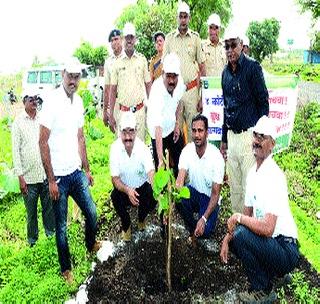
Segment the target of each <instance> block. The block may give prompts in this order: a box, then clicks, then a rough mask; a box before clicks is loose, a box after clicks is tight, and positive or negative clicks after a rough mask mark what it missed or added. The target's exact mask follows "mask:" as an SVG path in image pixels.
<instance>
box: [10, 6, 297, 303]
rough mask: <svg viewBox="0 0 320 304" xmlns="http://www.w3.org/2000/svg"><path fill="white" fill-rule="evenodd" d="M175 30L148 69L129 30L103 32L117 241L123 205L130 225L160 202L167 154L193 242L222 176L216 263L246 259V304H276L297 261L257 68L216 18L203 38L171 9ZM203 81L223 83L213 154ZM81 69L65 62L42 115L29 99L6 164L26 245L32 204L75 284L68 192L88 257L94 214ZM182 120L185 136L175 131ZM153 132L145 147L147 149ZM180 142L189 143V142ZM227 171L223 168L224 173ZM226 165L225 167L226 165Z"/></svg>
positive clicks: (125, 226)
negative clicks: (227, 204) (17, 193)
mask: <svg viewBox="0 0 320 304" xmlns="http://www.w3.org/2000/svg"><path fill="white" fill-rule="evenodd" d="M177 17H178V18H177V20H178V28H177V29H176V30H175V31H173V32H171V33H169V34H168V35H167V36H165V35H164V34H163V33H162V32H157V33H156V34H155V35H154V42H155V45H156V49H157V55H156V56H155V57H153V58H152V59H151V61H150V64H149V69H148V63H147V59H146V58H145V57H144V56H143V55H141V54H139V53H138V52H136V50H135V43H136V32H135V28H134V26H133V24H130V23H127V24H125V26H124V29H123V32H121V31H120V30H118V29H114V30H112V31H111V32H110V34H109V42H110V44H111V48H112V52H113V53H112V54H111V56H110V57H109V58H108V59H107V60H106V63H105V96H104V110H103V121H104V123H105V125H106V126H108V127H110V129H111V131H112V132H114V133H115V134H116V135H117V137H118V138H117V139H116V140H115V142H114V143H113V144H112V146H111V150H110V164H109V165H110V174H111V179H112V183H113V186H114V189H113V191H112V193H111V199H112V202H113V205H114V208H115V211H116V213H117V214H118V215H119V217H120V219H121V225H122V239H123V240H124V241H130V240H131V233H132V229H133V227H132V223H131V219H130V215H129V212H128V207H130V206H131V207H137V208H138V229H139V230H144V229H145V227H146V218H147V215H148V214H149V213H150V212H152V210H153V209H154V207H155V206H156V201H155V199H154V198H153V193H152V186H153V177H154V172H155V171H156V170H158V169H159V168H160V167H162V166H164V162H163V156H164V151H165V149H168V150H169V153H170V155H171V160H170V166H171V167H172V169H173V172H174V175H175V177H176V186H177V187H178V188H179V187H182V186H184V185H187V187H188V188H189V190H190V198H189V199H184V200H183V201H182V203H181V204H179V205H177V209H178V212H179V214H180V215H181V217H182V219H183V221H184V223H185V225H186V228H187V229H188V231H189V236H190V239H191V240H192V242H195V241H196V239H198V238H203V237H209V236H210V235H212V233H213V232H214V228H215V226H216V223H217V219H218V215H219V208H220V204H221V197H220V192H221V187H222V185H223V182H224V177H225V172H227V175H228V181H229V184H230V195H231V204H232V211H233V212H234V213H233V215H232V216H231V217H230V218H229V219H228V222H227V226H228V233H227V234H226V236H225V237H224V239H223V242H222V245H221V253H220V256H221V260H222V261H223V262H224V263H227V262H228V253H229V249H230V250H231V251H232V252H233V253H234V254H235V255H236V256H237V257H238V258H239V259H240V260H241V261H242V263H243V265H244V268H245V271H246V274H247V276H248V280H249V282H250V289H249V291H248V292H244V293H240V294H239V298H240V300H241V301H242V302H244V303H253V302H254V301H256V302H254V303H258V302H259V301H260V302H263V301H264V302H265V301H273V300H274V298H275V294H274V292H273V291H272V281H273V279H274V278H275V277H277V276H283V275H284V274H286V273H288V272H290V271H291V270H292V269H293V268H294V267H295V265H296V264H297V261H298V258H299V252H298V247H297V228H296V226H295V223H294V220H293V217H292V214H291V212H290V208H289V203H288V193H287V185H286V178H285V176H284V174H283V172H282V171H281V170H280V168H279V167H278V166H277V164H276V163H275V162H274V161H273V159H272V156H271V155H272V149H273V147H274V145H275V139H276V134H275V129H274V127H273V125H272V123H271V122H270V120H269V118H268V117H267V116H268V113H269V103H268V90H267V88H266V85H265V80H264V76H263V73H262V68H261V66H260V64H259V63H258V62H257V61H255V60H254V59H252V58H250V57H249V56H248V55H246V54H245V53H244V52H245V49H244V48H243V42H242V40H241V39H240V37H239V36H238V34H237V33H232V32H230V33H229V34H228V35H226V36H225V39H224V41H220V38H219V33H220V29H221V21H220V17H219V16H218V15H217V14H212V15H211V16H210V17H209V18H208V21H207V25H208V40H206V41H201V39H200V37H199V35H198V33H196V32H194V31H192V30H190V29H189V21H190V17H191V16H190V9H189V7H188V5H187V4H186V3H184V2H182V3H180V4H179V6H178V11H177ZM201 76H221V84H222V90H223V97H224V123H223V129H222V140H221V145H220V150H219V149H218V148H217V147H216V146H215V145H213V144H210V143H209V142H208V119H207V117H205V116H204V115H202V114H201V110H202V102H201V91H200V77H201ZM80 78H81V66H80V64H79V62H76V61H75V60H72V61H70V63H68V64H67V65H66V66H65V69H64V71H63V81H62V85H61V86H60V87H59V88H57V89H56V90H54V92H53V93H52V94H50V96H49V97H48V98H47V99H46V100H45V101H44V103H43V108H42V111H41V115H40V116H39V117H38V115H37V111H36V96H35V94H33V93H27V94H25V96H24V98H23V102H24V105H25V111H24V113H22V114H21V116H19V117H17V119H16V120H15V122H14V124H13V128H12V138H13V157H14V165H15V170H16V173H17V175H18V176H19V182H20V188H21V192H22V194H23V197H24V201H25V205H26V209H27V219H28V220H27V224H28V229H27V237H28V242H29V244H30V246H33V245H34V244H35V242H36V240H37V238H38V228H37V227H38V225H37V212H36V208H37V200H38V197H39V196H40V199H41V203H42V215H43V222H44V227H45V232H46V234H47V235H48V236H50V235H53V234H54V233H55V235H56V243H57V249H58V257H59V262H60V266H61V273H62V276H63V277H64V279H65V280H66V281H67V282H72V280H73V277H72V272H71V262H70V252H69V247H68V240H67V212H68V208H67V206H68V205H67V200H68V197H69V196H71V197H72V198H73V199H74V200H75V202H76V203H77V204H78V205H79V207H80V209H81V210H82V212H83V214H84V216H85V242H86V247H87V248H88V250H89V251H91V252H95V251H97V250H99V248H100V247H101V242H99V241H97V240H96V231H97V214H96V207H95V204H94V202H93V200H92V197H91V195H90V191H89V186H92V185H93V176H92V175H91V173H90V167H89V163H88V159H87V153H86V143H85V137H84V134H83V124H84V120H83V112H84V111H83V105H82V100H81V98H80V97H79V96H78V95H77V94H76V91H77V88H78V85H79V81H80ZM184 123H186V126H187V129H188V130H187V134H186V136H185V138H184V137H183V136H182V134H183V124H184ZM147 131H148V133H149V134H150V136H151V143H152V150H153V153H151V151H150V149H149V147H148V146H147V145H146V144H145V138H146V133H147ZM186 141H187V142H186ZM225 164H226V166H225ZM225 167H226V168H225Z"/></svg>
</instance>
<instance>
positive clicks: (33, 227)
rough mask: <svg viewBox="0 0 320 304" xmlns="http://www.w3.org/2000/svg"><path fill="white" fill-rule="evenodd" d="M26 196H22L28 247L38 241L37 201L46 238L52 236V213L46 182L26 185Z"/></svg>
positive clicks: (53, 225)
mask: <svg viewBox="0 0 320 304" xmlns="http://www.w3.org/2000/svg"><path fill="white" fill-rule="evenodd" d="M27 188H28V194H26V195H24V196H23V200H24V204H25V207H26V210H27V238H28V243H29V244H30V245H34V244H35V243H36V241H37V240H38V235H39V230H38V211H37V209H38V199H39V197H40V202H41V207H42V222H43V227H44V230H45V233H46V235H47V236H51V235H53V234H54V227H55V222H54V213H53V209H52V202H51V199H50V195H49V188H48V182H43V183H37V184H28V185H27Z"/></svg>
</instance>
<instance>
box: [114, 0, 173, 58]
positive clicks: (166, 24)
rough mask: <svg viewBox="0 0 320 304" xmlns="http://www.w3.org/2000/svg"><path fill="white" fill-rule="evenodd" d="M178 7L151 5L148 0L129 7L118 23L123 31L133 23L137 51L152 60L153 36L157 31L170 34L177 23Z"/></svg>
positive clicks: (142, 0)
mask: <svg viewBox="0 0 320 304" xmlns="http://www.w3.org/2000/svg"><path fill="white" fill-rule="evenodd" d="M175 7H176V6H168V5H167V4H165V3H160V4H156V3H154V4H152V5H149V4H148V3H147V1H146V0H140V1H137V4H132V5H129V6H127V7H126V8H125V9H124V10H123V12H122V13H121V15H120V16H119V18H118V19H117V21H116V24H117V26H118V27H119V28H120V29H122V28H123V27H124V24H125V23H126V22H132V23H133V24H134V25H135V27H136V32H137V38H138V43H137V51H138V52H140V53H142V54H143V55H145V56H146V57H147V59H150V58H151V57H152V56H153V55H154V54H155V48H154V45H153V35H154V33H155V32H157V31H162V32H164V33H165V34H167V33H168V32H170V31H171V30H172V29H173V28H174V26H175V22H176V13H175Z"/></svg>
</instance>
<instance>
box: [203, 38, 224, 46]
mask: <svg viewBox="0 0 320 304" xmlns="http://www.w3.org/2000/svg"><path fill="white" fill-rule="evenodd" d="M205 44H206V45H212V46H213V47H218V46H222V42H221V41H220V40H219V41H218V43H217V45H214V44H213V43H212V42H211V40H210V39H209V38H208V39H207V40H206V42H205Z"/></svg>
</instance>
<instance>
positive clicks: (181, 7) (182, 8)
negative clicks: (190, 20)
mask: <svg viewBox="0 0 320 304" xmlns="http://www.w3.org/2000/svg"><path fill="white" fill-rule="evenodd" d="M180 13H187V14H188V15H190V8H189V5H188V4H187V3H185V2H180V3H179V5H178V10H177V14H178V16H179V14H180Z"/></svg>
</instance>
